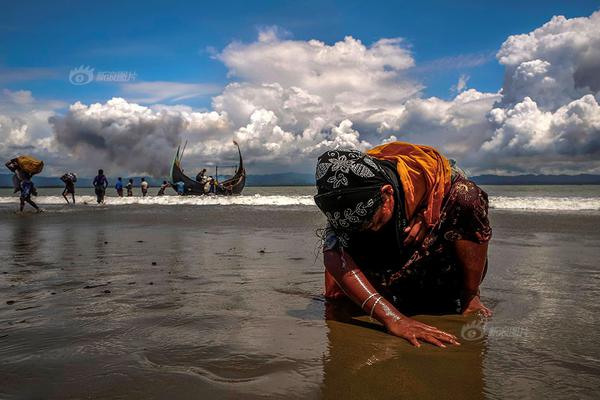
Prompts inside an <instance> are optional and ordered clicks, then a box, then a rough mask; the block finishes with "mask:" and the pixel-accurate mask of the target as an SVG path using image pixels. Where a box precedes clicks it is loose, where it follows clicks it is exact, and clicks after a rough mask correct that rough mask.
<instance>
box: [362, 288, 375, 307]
mask: <svg viewBox="0 0 600 400" xmlns="http://www.w3.org/2000/svg"><path fill="white" fill-rule="evenodd" d="M373 296H377V292H375V293H371V295H370V296H369V297H367V298H366V299H365V301H363V303H362V304H361V305H360V309H361V310H362V309H364V308H365V304H367V301H369V300H371V299H372V298H373Z"/></svg>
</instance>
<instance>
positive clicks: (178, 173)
mask: <svg viewBox="0 0 600 400" xmlns="http://www.w3.org/2000/svg"><path fill="white" fill-rule="evenodd" d="M233 144H235V145H236V147H237V149H238V154H239V156H240V163H239V165H238V166H237V168H236V170H235V173H234V174H233V176H232V177H231V178H229V179H227V180H225V181H223V182H219V183H218V185H217V187H216V194H219V195H232V194H242V190H244V186H245V185H246V170H245V169H244V161H243V160H242V152H241V150H240V146H239V145H238V144H237V142H235V141H234V142H233ZM180 150H181V149H180V147H178V148H177V153H176V154H175V158H174V159H173V164H172V165H171V185H172V187H173V189H175V190H176V185H175V184H176V183H177V182H179V181H182V182H183V183H184V184H185V194H186V195H203V194H206V192H205V190H204V186H205V184H203V183H200V182H198V181H195V180H194V179H192V178H190V177H188V176H186V175H185V174H184V173H183V170H182V169H181V157H182V156H183V151H180Z"/></svg>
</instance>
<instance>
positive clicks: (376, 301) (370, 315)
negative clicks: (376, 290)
mask: <svg viewBox="0 0 600 400" xmlns="http://www.w3.org/2000/svg"><path fill="white" fill-rule="evenodd" d="M381 299H383V296H379V298H378V299H377V300H375V303H373V306H372V307H371V313H370V314H369V318H371V319H373V310H375V306H376V305H377V303H379V302H380V301H381Z"/></svg>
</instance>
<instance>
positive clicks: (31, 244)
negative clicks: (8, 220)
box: [10, 216, 40, 266]
mask: <svg viewBox="0 0 600 400" xmlns="http://www.w3.org/2000/svg"><path fill="white" fill-rule="evenodd" d="M10 226H11V227H12V238H11V239H10V245H11V247H12V254H13V260H14V262H15V265H16V266H25V265H26V263H27V262H30V261H32V260H35V261H38V250H39V247H40V242H39V234H38V231H39V229H40V227H39V225H37V224H36V221H35V219H34V218H30V216H24V217H23V218H21V219H19V220H17V221H14V222H13V223H12V224H10Z"/></svg>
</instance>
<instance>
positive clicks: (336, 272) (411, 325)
mask: <svg viewBox="0 0 600 400" xmlns="http://www.w3.org/2000/svg"><path fill="white" fill-rule="evenodd" d="M323 258H324V261H325V268H326V269H327V271H328V272H329V273H330V274H331V275H332V276H333V278H334V279H335V281H336V282H337V283H338V285H339V286H340V288H341V289H342V290H343V291H344V293H346V295H348V297H350V298H351V299H352V301H354V302H355V303H356V304H358V305H359V306H360V307H361V308H362V309H363V311H365V312H366V313H367V314H369V315H370V316H371V317H373V318H375V319H376V320H377V321H379V322H381V324H383V326H385V327H386V328H387V330H388V331H389V332H390V333H391V334H392V335H395V336H398V337H402V338H404V339H406V340H408V341H409V342H410V343H411V344H412V345H414V346H416V347H420V346H421V344H420V343H419V340H422V341H425V342H429V343H432V344H435V345H436V346H440V347H446V346H445V345H444V342H445V343H451V344H456V345H458V344H459V343H458V341H457V339H456V337H455V336H454V335H451V334H449V333H446V332H444V331H441V330H439V329H437V328H435V327H433V326H429V325H426V324H423V323H421V322H418V321H416V320H413V319H411V318H408V317H406V316H404V315H403V314H401V313H400V312H399V311H398V310H396V308H395V307H394V306H393V305H392V304H391V303H390V302H388V301H387V300H386V299H384V298H383V296H382V295H381V294H379V293H378V292H377V290H375V288H374V287H373V285H371V283H370V282H369V281H368V280H367V278H366V277H365V275H364V274H363V273H362V272H361V270H360V268H359V267H358V266H357V265H356V263H355V262H354V261H353V260H352V258H351V257H350V256H349V255H348V254H347V253H345V252H344V251H343V250H327V251H325V252H323Z"/></svg>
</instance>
